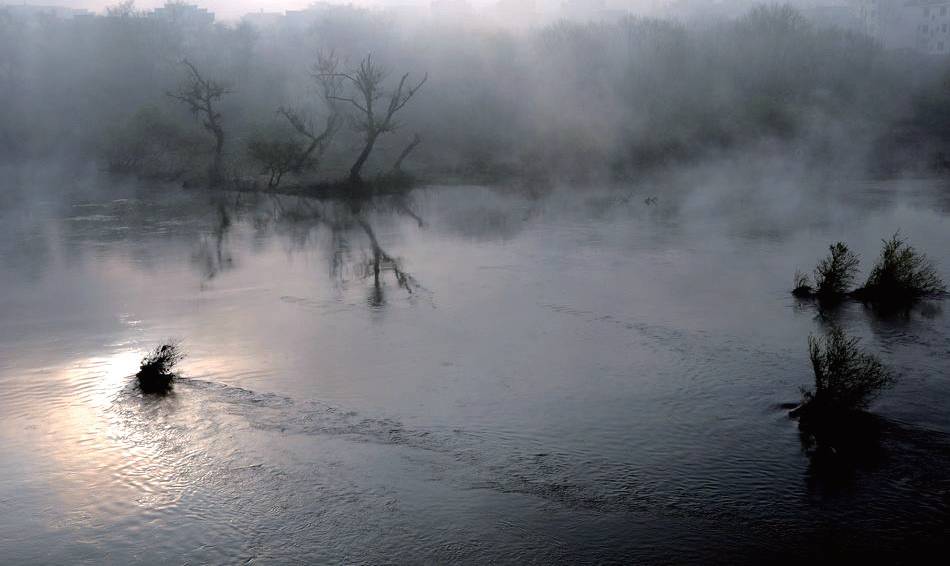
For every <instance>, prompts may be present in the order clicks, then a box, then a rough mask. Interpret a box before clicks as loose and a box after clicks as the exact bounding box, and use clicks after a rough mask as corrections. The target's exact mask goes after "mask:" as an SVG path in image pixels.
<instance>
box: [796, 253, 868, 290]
mask: <svg viewBox="0 0 950 566" xmlns="http://www.w3.org/2000/svg"><path fill="white" fill-rule="evenodd" d="M828 251H829V253H828V257H826V258H824V259H823V260H821V261H820V262H819V263H818V265H817V266H816V267H815V285H814V287H813V286H812V284H811V281H810V279H809V277H808V275H806V274H804V273H802V272H797V273H796V274H795V289H794V290H793V291H792V294H793V295H795V296H796V297H802V298H804V297H815V298H818V299H820V300H824V301H838V300H841V299H843V298H844V297H845V296H847V294H848V290H849V288H850V287H851V285H852V284H853V283H854V280H855V278H856V277H857V274H858V265H859V263H860V260H859V259H858V256H857V255H855V254H854V252H852V251H851V250H850V249H849V248H848V246H847V245H846V244H844V243H843V242H838V243H836V244H832V245H831V246H829V247H828Z"/></svg>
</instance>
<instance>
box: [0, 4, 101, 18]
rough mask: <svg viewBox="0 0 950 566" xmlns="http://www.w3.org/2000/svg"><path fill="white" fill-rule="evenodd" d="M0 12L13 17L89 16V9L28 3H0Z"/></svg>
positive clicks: (90, 13)
mask: <svg viewBox="0 0 950 566" xmlns="http://www.w3.org/2000/svg"><path fill="white" fill-rule="evenodd" d="M0 12H4V13H6V14H9V15H10V16H12V17H14V18H35V17H37V16H46V17H53V18H60V19H64V20H71V19H73V18H76V17H81V16H91V15H92V12H90V11H89V10H81V9H77V8H64V7H62V6H35V5H29V4H2V5H0Z"/></svg>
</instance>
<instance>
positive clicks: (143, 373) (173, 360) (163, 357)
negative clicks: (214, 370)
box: [135, 343, 185, 393]
mask: <svg viewBox="0 0 950 566" xmlns="http://www.w3.org/2000/svg"><path fill="white" fill-rule="evenodd" d="M184 358H185V354H184V353H183V352H182V351H181V348H180V347H179V345H178V344H173V343H171V344H163V345H161V346H159V347H158V348H155V349H154V350H152V351H151V352H149V354H148V355H147V356H145V357H144V358H142V363H141V364H140V366H139V372H138V373H137V374H135V377H136V378H137V379H138V382H139V388H141V389H142V391H144V392H146V393H167V392H168V391H170V390H171V388H172V382H173V380H174V378H175V374H174V373H173V370H174V369H175V366H176V365H178V362H180V361H181V360H183V359H184Z"/></svg>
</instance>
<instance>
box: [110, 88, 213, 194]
mask: <svg viewBox="0 0 950 566" xmlns="http://www.w3.org/2000/svg"><path fill="white" fill-rule="evenodd" d="M201 147H202V137H201V134H199V133H197V132H195V131H194V130H193V129H190V128H189V127H187V126H185V125H183V124H181V123H179V122H177V121H176V120H175V119H174V118H172V117H170V116H168V115H167V114H165V113H164V112H162V111H161V110H159V109H158V108H156V107H152V106H147V107H144V108H141V109H140V110H139V111H138V112H136V113H135V114H134V115H132V116H131V117H130V118H129V119H128V120H127V121H126V122H125V123H124V124H122V125H121V126H119V127H117V128H114V129H113V130H112V131H111V132H110V133H109V135H108V139H107V140H106V141H105V143H104V148H103V158H104V160H105V163H106V167H107V168H108V169H109V170H110V171H112V172H114V173H132V174H136V175H140V176H142V177H149V178H162V179H173V178H177V177H179V176H181V175H182V174H184V173H186V172H187V171H189V170H191V169H193V168H194V167H195V165H196V164H195V163H194V159H195V157H196V156H197V155H200V154H201V152H202V150H201Z"/></svg>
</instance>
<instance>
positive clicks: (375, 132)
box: [318, 54, 429, 184]
mask: <svg viewBox="0 0 950 566" xmlns="http://www.w3.org/2000/svg"><path fill="white" fill-rule="evenodd" d="M388 74H389V73H388V71H387V70H386V69H385V68H383V67H382V66H380V65H379V64H377V63H376V62H375V61H373V56H372V54H370V55H367V56H366V58H364V59H363V60H362V61H361V62H360V66H359V68H358V69H356V70H355V71H353V72H350V73H341V72H338V71H335V70H333V71H330V72H326V71H321V72H320V74H319V75H318V76H319V77H320V78H323V79H326V80H340V81H344V82H346V83H347V84H349V87H350V90H351V93H350V96H341V95H338V94H333V95H331V96H330V99H331V100H336V101H339V102H344V103H347V104H349V105H350V106H351V107H353V108H354V109H356V111H357V112H358V114H357V116H356V117H355V118H354V125H355V126H356V129H357V130H358V131H360V132H361V133H362V134H363V142H364V145H363V150H362V151H361V152H360V154H359V157H357V159H356V162H355V163H354V164H353V167H351V168H350V182H351V183H354V184H357V183H360V182H361V181H362V176H361V174H362V170H363V166H364V165H365V164H366V161H367V160H368V159H369V156H370V155H371V154H372V153H373V147H375V145H376V141H377V140H378V139H379V136H381V135H383V134H385V133H387V132H392V131H394V130H395V129H396V128H398V127H399V124H398V123H396V121H395V119H394V118H395V116H396V113H398V112H399V111H400V110H402V109H403V108H404V107H405V106H406V104H408V103H409V101H410V100H411V99H412V97H413V96H415V95H416V93H417V92H419V89H420V88H422V85H424V84H425V83H426V81H427V80H428V78H429V75H428V74H426V75H425V76H424V77H423V78H422V80H421V81H419V82H418V83H417V84H416V85H415V86H410V85H408V84H407V83H408V81H409V73H406V74H405V75H403V76H402V79H400V80H399V84H398V85H397V86H396V88H395V89H394V90H392V91H391V92H390V93H388V98H389V100H388V102H387V103H385V104H384V105H383V108H378V107H377V106H378V103H379V102H380V101H381V100H383V99H384V98H385V97H387V93H386V92H385V91H384V90H383V82H384V81H385V80H386V77H387V76H388Z"/></svg>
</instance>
